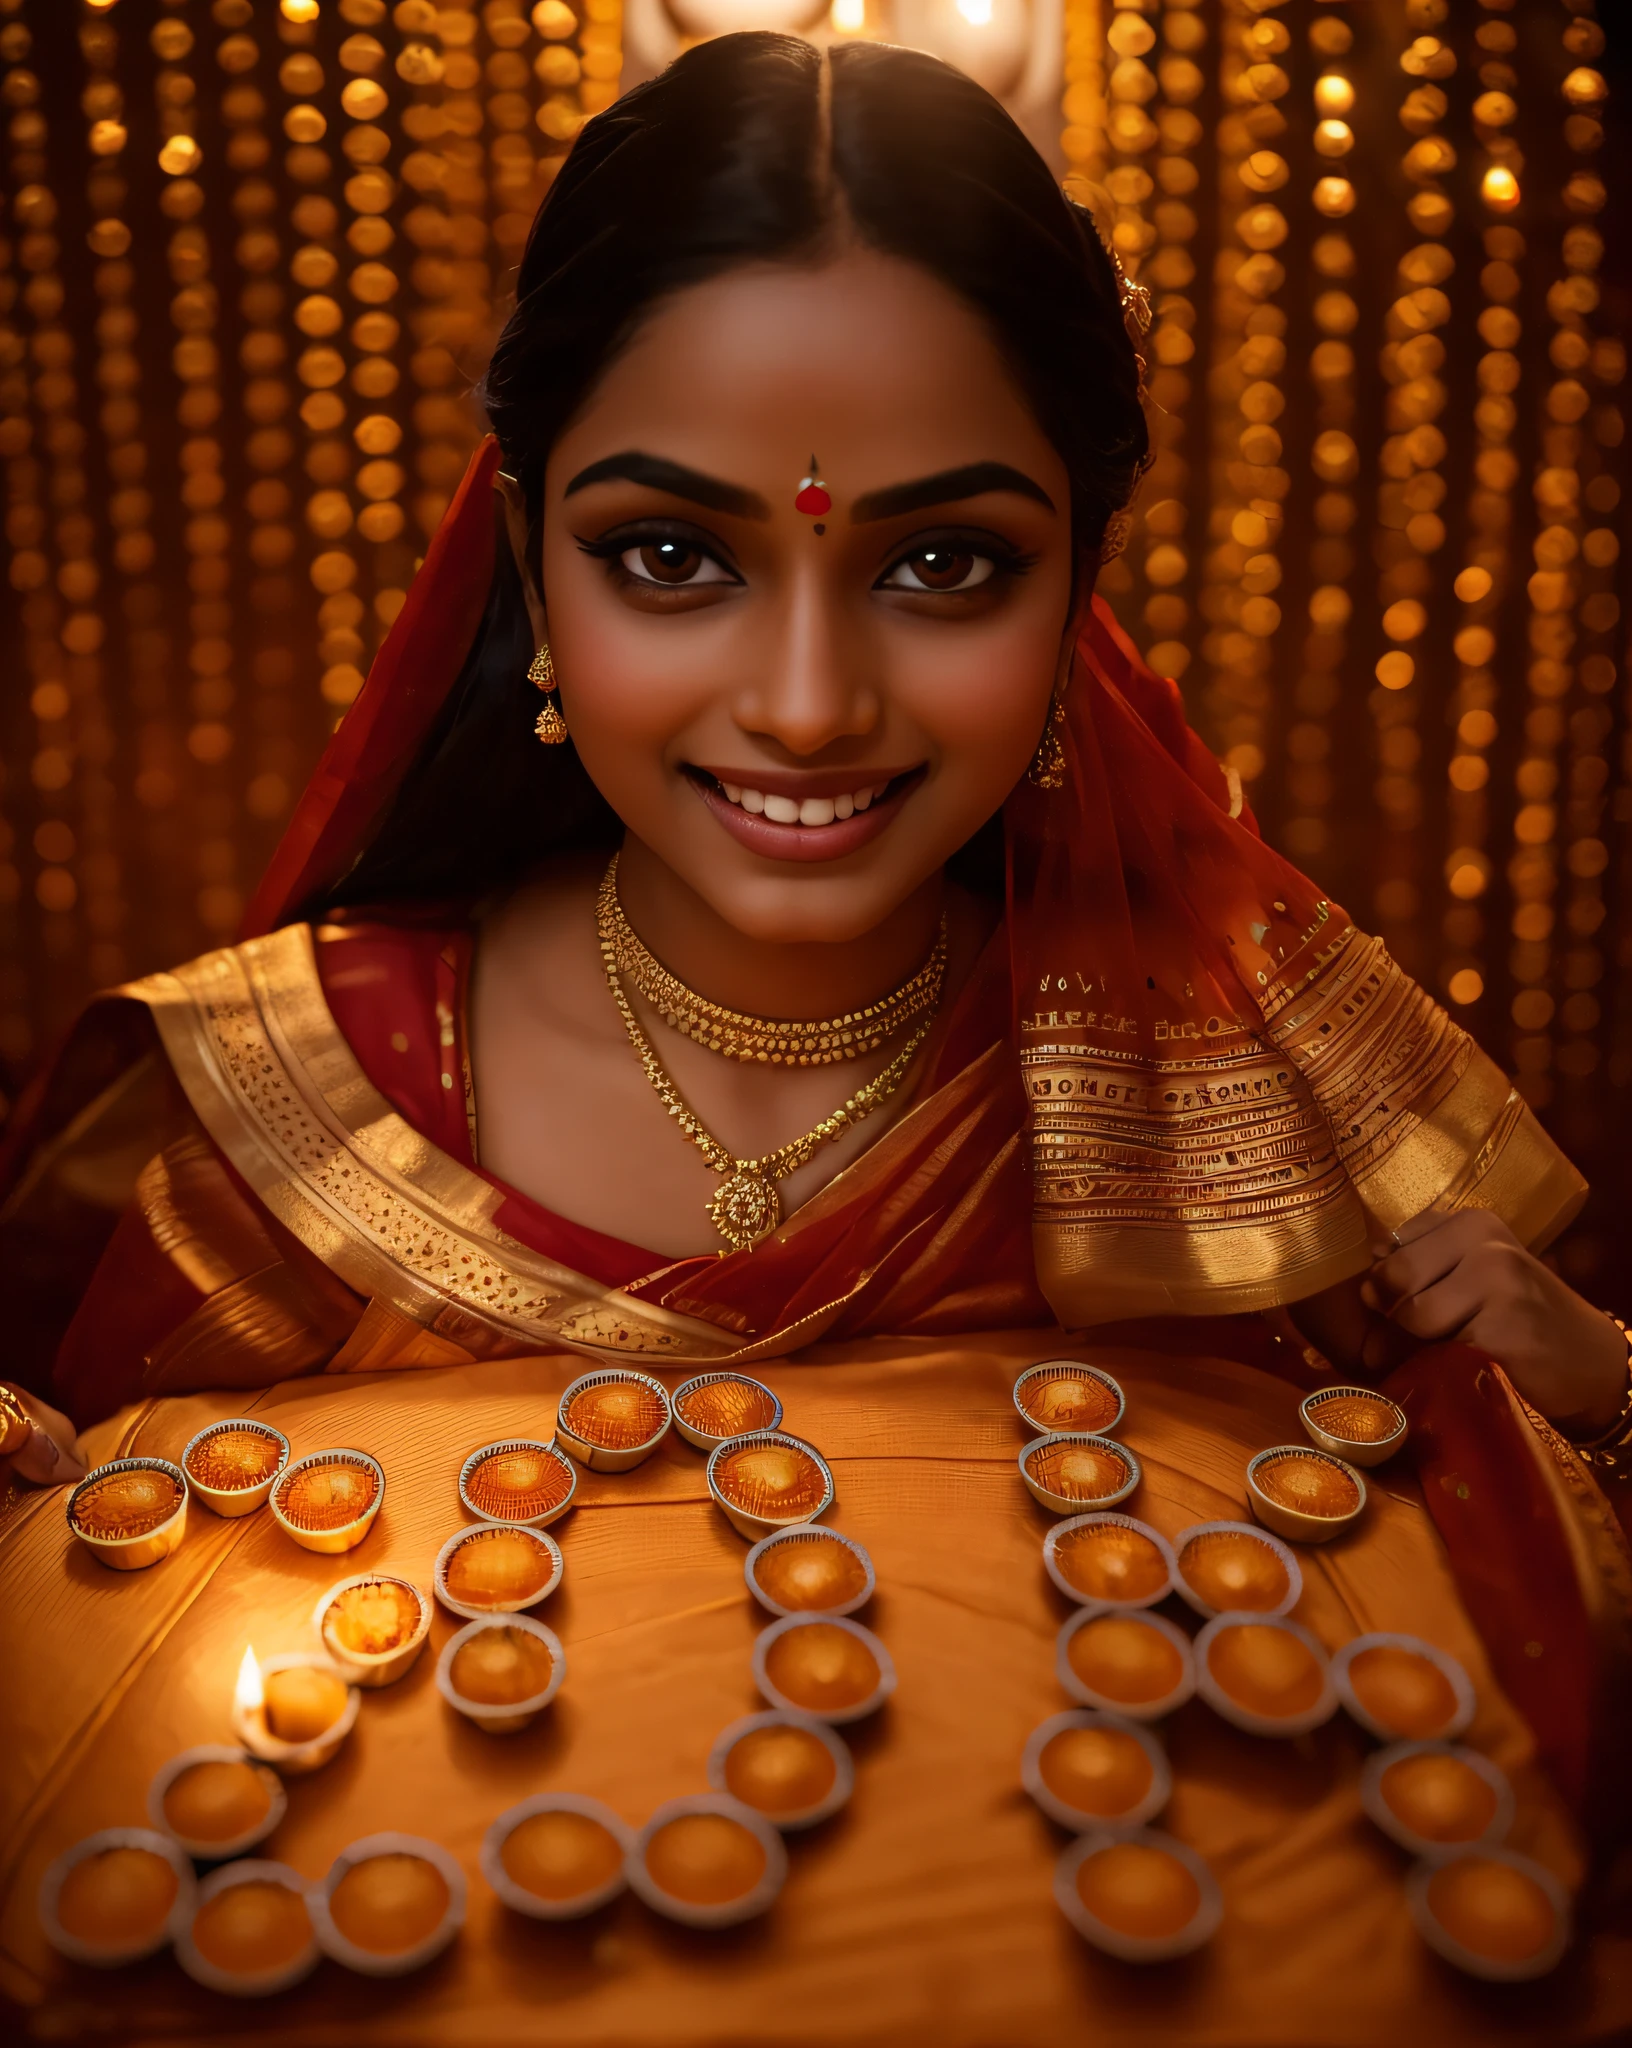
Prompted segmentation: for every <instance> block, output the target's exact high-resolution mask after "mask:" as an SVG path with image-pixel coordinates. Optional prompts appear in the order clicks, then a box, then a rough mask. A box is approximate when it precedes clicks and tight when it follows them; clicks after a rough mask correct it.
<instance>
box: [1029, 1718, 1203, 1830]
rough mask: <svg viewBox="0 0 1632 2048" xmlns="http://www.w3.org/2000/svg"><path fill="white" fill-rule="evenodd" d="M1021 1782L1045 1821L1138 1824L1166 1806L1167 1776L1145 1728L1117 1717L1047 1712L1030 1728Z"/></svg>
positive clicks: (1082, 1825)
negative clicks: (1039, 1723) (1037, 1725)
mask: <svg viewBox="0 0 1632 2048" xmlns="http://www.w3.org/2000/svg"><path fill="white" fill-rule="evenodd" d="M1020 1782H1021V1784H1022V1785H1024V1786H1025V1788H1026V1790H1027V1791H1028V1792H1029V1793H1030V1794H1031V1796H1032V1798H1033V1799H1035V1800H1036V1802H1037V1804H1038V1805H1039V1806H1040V1807H1041V1808H1042V1809H1043V1811H1044V1813H1046V1814H1047V1815H1048V1817H1049V1819H1050V1820H1056V1821H1058V1822H1059V1824H1060V1826H1061V1827H1065V1828H1073V1829H1075V1830H1077V1831H1078V1832H1079V1833H1080V1832H1081V1831H1082V1830H1083V1829H1085V1828H1102V1827H1118V1828H1127V1827H1137V1826H1139V1824H1140V1823H1141V1822H1143V1821H1147V1820H1152V1819H1154V1818H1155V1816H1156V1815H1157V1814H1158V1813H1160V1812H1161V1810H1162V1808H1163V1807H1164V1806H1165V1805H1166V1804H1167V1801H1168V1798H1169V1795H1170V1794H1171V1793H1172V1790H1173V1776H1172V1773H1171V1772H1170V1771H1169V1769H1168V1767H1167V1758H1166V1757H1165V1756H1163V1754H1162V1750H1161V1745H1160V1744H1159V1743H1158V1742H1157V1741H1156V1739H1155V1737H1154V1736H1152V1735H1151V1734H1150V1733H1149V1732H1148V1730H1146V1729H1144V1728H1138V1727H1135V1726H1134V1725H1133V1723H1132V1722H1130V1721H1124V1720H1122V1719H1120V1718H1119V1717H1118V1716H1117V1715H1115V1714H1096V1713H1085V1712H1082V1711H1080V1710H1079V1711H1077V1712H1074V1713H1069V1714H1053V1715H1051V1716H1050V1717H1049V1719H1048V1720H1046V1721H1045V1722H1043V1724H1042V1726H1041V1727H1039V1728H1034V1729H1033V1730H1032V1731H1031V1736H1030V1739H1029V1740H1028V1741H1027V1743H1026V1747H1025V1751H1024V1753H1023V1755H1022V1756H1021V1759H1020Z"/></svg>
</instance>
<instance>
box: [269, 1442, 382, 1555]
mask: <svg viewBox="0 0 1632 2048" xmlns="http://www.w3.org/2000/svg"><path fill="white" fill-rule="evenodd" d="M270 1498H271V1502H272V1514H273V1518H274V1519H275V1520H276V1522H277V1524H278V1527H279V1528H280V1529H282V1530H283V1531H284V1533H285V1535H288V1536H292V1537H293V1538H294V1540H295V1542H297V1543H298V1544H299V1545H300V1547H301V1549H302V1550H316V1551H320V1552H322V1553H324V1554H325V1555H327V1556H330V1557H338V1556H339V1555H340V1554H341V1553H342V1552H343V1551H347V1550H354V1549H355V1548H356V1547H357V1545H358V1544H359V1543H361V1542H362V1540H363V1538H364V1537H365V1536H366V1535H367V1534H368V1532H369V1530H370V1529H372V1528H373V1526H374V1517H375V1516H376V1515H377V1514H378V1513H379V1512H380V1503H381V1502H382V1501H383V1500H384V1499H385V1472H384V1470H383V1469H382V1467H381V1466H380V1465H379V1464H378V1463H376V1461H375V1460H374V1459H373V1458H371V1457H370V1456H369V1455H368V1453H367V1452H366V1451H311V1452H309V1453H308V1454H307V1455H306V1456H305V1457H304V1458H297V1459H296V1460H295V1462H294V1464H292V1465H291V1466H289V1467H288V1468H287V1470H286V1471H285V1472H284V1474H283V1477H282V1478H281V1479H279V1480H278V1482H277V1484H276V1485H275V1486H274V1487H273V1488H272V1493H271V1496H270Z"/></svg>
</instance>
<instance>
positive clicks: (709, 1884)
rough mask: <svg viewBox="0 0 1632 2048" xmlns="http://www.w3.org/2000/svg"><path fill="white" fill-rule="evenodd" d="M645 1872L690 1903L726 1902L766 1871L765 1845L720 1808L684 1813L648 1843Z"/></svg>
mask: <svg viewBox="0 0 1632 2048" xmlns="http://www.w3.org/2000/svg"><path fill="white" fill-rule="evenodd" d="M644 1861H645V1865H646V1871H647V1874H648V1876H649V1877H650V1878H651V1880H652V1882H653V1884H655V1885H656V1886H657V1888H658V1889H659V1891H663V1892H666V1893H667V1894H668V1895H669V1897H670V1898H672V1899H678V1900H680V1901H681V1903H682V1904H684V1905H688V1906H725V1905H729V1904H730V1903H731V1902H732V1901H733V1900H736V1899H740V1898H743V1897H744V1896H745V1895H746V1894H747V1893H749V1892H751V1891H752V1890H753V1889H754V1887H755V1886H756V1885H757V1884H758V1883H759V1882H760V1881H761V1879H762V1878H763V1877H764V1876H765V1871H766V1855H765V1846H764V1844H763V1843H762V1842H761V1841H760V1839H759V1837H758V1836H757V1835H755V1834H754V1833H753V1832H752V1831H751V1830H750V1829H748V1828H745V1827H744V1826H743V1824H742V1822H741V1821H739V1820H733V1819H732V1818H731V1817H730V1815H729V1814H724V1813H682V1814H677V1815H676V1816H675V1818H674V1819H673V1820H670V1821H665V1822H664V1824H663V1825H662V1826H661V1827H660V1828H658V1829H657V1830H656V1832H655V1833H654V1834H653V1835H652V1836H651V1838H650V1840H649V1841H648V1842H647V1844H646V1853H645V1858H644Z"/></svg>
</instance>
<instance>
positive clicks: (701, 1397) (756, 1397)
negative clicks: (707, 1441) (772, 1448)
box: [674, 1373, 782, 1439]
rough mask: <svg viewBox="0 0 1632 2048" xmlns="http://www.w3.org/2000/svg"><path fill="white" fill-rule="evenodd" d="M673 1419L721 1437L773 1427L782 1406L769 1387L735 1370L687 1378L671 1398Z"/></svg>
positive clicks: (778, 1418) (779, 1418)
mask: <svg viewBox="0 0 1632 2048" xmlns="http://www.w3.org/2000/svg"><path fill="white" fill-rule="evenodd" d="M674 1412H675V1416H676V1418H677V1419H678V1420H679V1421H681V1422H683V1423H685V1424H686V1426H687V1427H688V1428H690V1429H693V1430H695V1431H696V1432H697V1434H698V1435H699V1436H707V1437H715V1438H719V1439H723V1438H726V1437H733V1436H747V1435H748V1434H749V1432H750V1431H752V1430H756V1429H775V1427H776V1425H777V1424H778V1423H779V1422H780V1421H781V1420H782V1406H781V1403H780V1402H779V1401H778V1400H777V1398H776V1396H775V1395H774V1394H773V1393H772V1392H771V1390H770V1388H769V1387H762V1386H761V1385H760V1383H759V1381H758V1380H751V1379H746V1378H744V1377H742V1376H741V1375H740V1374H737V1373H722V1374H720V1375H719V1377H718V1378H711V1377H705V1378H701V1379H697V1380H688V1381H687V1383H686V1384H685V1386H683V1387H682V1388H681V1389H680V1390H679V1392H678V1393H677V1394H676V1395H675V1397H674Z"/></svg>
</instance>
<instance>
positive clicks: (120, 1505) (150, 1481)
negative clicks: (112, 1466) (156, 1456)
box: [73, 1464, 186, 1543]
mask: <svg viewBox="0 0 1632 2048" xmlns="http://www.w3.org/2000/svg"><path fill="white" fill-rule="evenodd" d="M185 1497H186V1496H185V1493H184V1491H183V1489H182V1487H181V1486H179V1485H178V1484H177V1483H176V1481H175V1480H174V1479H173V1478H172V1477H171V1475H170V1474H169V1473H168V1472H167V1471H165V1470H164V1468H163V1467H162V1466H159V1465H146V1464H143V1465H122V1466H121V1467H120V1469H118V1470H116V1471H112V1472H104V1473H95V1472H93V1473H92V1474H91V1476H90V1478H89V1479H87V1480H85V1481H84V1482H83V1483H82V1484H81V1485H80V1486H79V1487H78V1488H77V1489H76V1490H75V1493H74V1497H73V1524H74V1527H75V1529H76V1530H77V1531H78V1532H79V1534H81V1535H83V1536H92V1537H95V1538H96V1539H97V1540H98V1541H99V1542H103V1543H124V1542H128V1541H129V1540H130V1538H131V1537H133V1536H150V1535H151V1534H152V1533H153V1531H154V1530H155V1529H161V1528H163V1526H164V1524H165V1523H166V1522H168V1521H169V1520H170V1518H171V1516H172V1515H174V1514H175V1512H176V1510H177V1509H178V1508H179V1507H180V1506H181V1504H182V1501H183V1500H184V1499H185Z"/></svg>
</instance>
